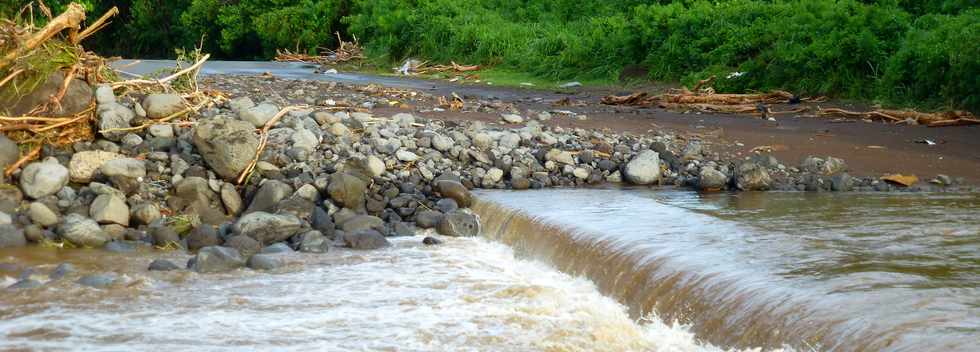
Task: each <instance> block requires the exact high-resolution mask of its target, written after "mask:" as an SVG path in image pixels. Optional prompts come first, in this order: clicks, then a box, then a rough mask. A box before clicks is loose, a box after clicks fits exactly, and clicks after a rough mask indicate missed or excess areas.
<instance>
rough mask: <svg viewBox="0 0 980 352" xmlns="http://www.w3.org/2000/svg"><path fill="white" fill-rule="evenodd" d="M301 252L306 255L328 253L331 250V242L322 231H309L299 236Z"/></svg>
mask: <svg viewBox="0 0 980 352" xmlns="http://www.w3.org/2000/svg"><path fill="white" fill-rule="evenodd" d="M298 247H299V251H300V252H306V253H326V252H327V251H329V250H330V240H329V239H327V237H326V236H324V235H323V233H321V232H320V231H309V232H307V233H304V234H302V235H299V246H298Z"/></svg>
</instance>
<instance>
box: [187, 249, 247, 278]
mask: <svg viewBox="0 0 980 352" xmlns="http://www.w3.org/2000/svg"><path fill="white" fill-rule="evenodd" d="M244 266H245V259H244V258H242V256H241V254H239V253H238V251H237V250H235V249H234V248H228V247H220V246H210V247H204V248H201V250H200V251H198V252H197V256H195V257H194V258H192V259H191V262H190V265H189V266H188V268H189V269H191V270H193V271H196V272H199V273H220V272H226V271H231V270H235V269H238V268H241V267H244Z"/></svg>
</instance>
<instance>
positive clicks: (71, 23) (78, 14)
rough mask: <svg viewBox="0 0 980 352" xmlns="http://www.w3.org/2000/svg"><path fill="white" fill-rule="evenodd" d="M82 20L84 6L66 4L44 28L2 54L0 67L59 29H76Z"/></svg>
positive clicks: (49, 37)
mask: <svg viewBox="0 0 980 352" xmlns="http://www.w3.org/2000/svg"><path fill="white" fill-rule="evenodd" d="M83 21H85V8H83V7H82V5H79V4H77V3H74V2H73V3H71V4H68V9H67V10H65V12H64V13H62V14H61V15H58V17H55V18H54V19H52V20H51V22H48V24H47V25H46V26H44V28H42V29H41V30H40V31H38V32H37V33H34V34H33V35H31V36H30V37H29V38H27V39H26V40H24V42H23V43H20V45H18V46H17V47H16V48H15V49H14V50H11V51H10V52H9V53H7V54H6V55H4V56H3V58H0V69H2V68H4V67H7V66H8V65H10V64H11V63H13V62H14V61H15V60H17V58H18V57H20V56H21V55H24V54H26V53H27V52H29V51H31V50H34V49H35V48H37V47H38V46H40V45H41V44H44V42H46V41H48V39H51V37H54V36H55V35H56V34H58V33H61V31H63V30H65V29H72V30H78V28H79V26H81V24H82V22H83ZM76 38H77V37H76ZM76 43H77V42H76Z"/></svg>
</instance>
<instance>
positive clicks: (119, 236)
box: [0, 87, 887, 272]
mask: <svg viewBox="0 0 980 352" xmlns="http://www.w3.org/2000/svg"><path fill="white" fill-rule="evenodd" d="M96 96H97V101H98V104H99V105H98V111H99V113H98V116H99V118H100V120H99V121H98V126H99V128H100V129H101V130H113V131H119V129H124V128H128V127H131V126H138V125H140V124H143V123H144V122H146V121H148V119H154V118H159V117H162V116H168V115H169V114H172V113H174V112H175V111H179V109H181V108H182V107H181V104H183V101H182V100H181V99H179V96H170V95H167V94H152V95H149V96H145V97H141V98H142V100H141V101H137V100H134V99H131V98H128V99H127V101H117V99H116V98H115V97H114V96H112V90H111V89H108V88H107V87H100V88H98V89H97V93H96ZM256 100H259V99H256ZM309 100H314V101H315V100H316V99H314V98H311V99H309ZM281 108H283V107H282V106H278V105H277V104H276V102H275V101H267V102H260V103H255V101H253V99H252V98H250V97H247V96H244V97H239V98H236V99H232V100H230V101H229V102H227V103H226V104H225V105H224V106H219V107H214V108H211V109H207V110H205V111H203V112H202V113H201V116H198V117H197V119H196V121H195V123H193V124H160V125H154V126H151V127H149V128H147V129H143V130H133V131H121V132H110V133H104V134H101V135H100V138H99V139H98V140H96V141H94V142H80V143H76V144H75V145H74V146H73V147H72V148H70V149H67V150H61V149H53V148H45V149H44V150H43V153H42V158H41V159H40V160H38V161H35V162H32V163H29V164H27V165H25V166H24V167H23V168H21V169H19V170H17V171H16V172H15V173H14V174H13V175H12V179H11V180H9V181H10V183H9V184H3V185H0V247H11V246H23V245H26V244H27V243H39V244H43V245H60V246H73V247H106V249H108V250H115V251H128V250H136V248H138V247H140V246H141V245H145V246H153V247H156V248H159V249H184V250H187V251H190V252H191V253H196V255H195V256H194V257H193V258H192V259H191V260H190V262H189V263H188V265H186V267H187V268H189V269H192V270H195V271H198V272H219V271H226V270H230V269H234V268H238V267H244V266H248V267H251V268H253V269H260V270H268V269H273V268H276V267H278V266H281V265H282V264H283V263H285V261H284V260H283V259H282V257H283V254H284V253H290V252H293V251H300V252H309V253H322V252H326V251H329V250H330V249H331V248H333V247H348V248H352V249H379V248H383V247H386V246H389V245H390V244H389V241H388V238H389V237H392V236H415V235H416V234H418V233H420V232H421V231H425V230H428V229H431V232H434V233H437V234H438V235H441V236H477V235H479V233H480V221H479V218H478V217H477V216H476V215H474V214H473V213H471V212H470V211H468V210H467V208H468V207H470V206H471V205H472V204H473V201H474V200H473V195H472V194H471V193H470V190H472V189H474V188H485V189H517V190H520V189H536V188H546V187H583V186H588V185H598V184H604V183H613V184H619V183H625V184H632V185H678V186H690V187H694V188H698V189H702V190H745V191H756V190H769V189H800V190H811V191H816V190H838V191H846V190H853V189H865V188H867V187H873V188H874V189H879V188H880V186H876V185H878V184H879V183H874V181H875V180H870V179H858V178H853V177H850V176H847V174H846V169H847V168H846V165H845V164H844V162H843V161H842V160H840V159H836V158H832V157H828V158H808V159H807V160H805V161H804V162H803V165H801V166H800V167H799V168H788V167H786V166H784V165H782V164H780V163H779V162H778V161H776V160H775V159H774V158H772V157H771V156H768V155H757V156H754V157H752V158H749V159H747V160H737V161H732V160H729V161H723V160H720V158H719V157H718V155H717V154H711V153H709V152H708V151H707V150H706V148H705V146H704V145H703V144H702V143H701V142H699V141H691V142H685V143H681V142H678V139H677V138H676V137H675V136H673V135H671V134H669V133H665V132H657V133H651V134H649V135H643V136H636V135H631V134H629V133H622V134H615V133H607V132H601V131H596V130H584V129H562V128H560V127H554V128H552V127H547V126H545V125H543V124H542V123H541V122H540V121H539V120H538V119H534V118H523V117H522V116H518V115H514V116H511V114H510V113H509V112H508V113H507V114H502V115H501V120H502V121H504V122H506V123H507V124H511V125H513V124H518V126H519V127H518V128H510V127H503V126H504V125H488V124H485V123H483V122H479V121H438V120H427V119H422V118H420V117H418V116H415V115H413V114H410V113H398V114H394V115H392V116H376V115H373V114H371V113H365V112H347V111H340V112H336V111H332V110H329V109H317V108H316V107H313V108H309V109H296V110H292V111H290V112H289V113H288V114H287V115H286V116H284V117H283V118H282V119H280V120H279V121H278V123H277V124H276V125H275V126H273V128H271V129H270V130H269V131H268V136H267V138H268V144H267V146H266V148H265V149H264V150H263V151H262V152H261V155H259V158H258V161H257V162H256V163H255V168H254V171H253V172H252V173H251V174H250V175H248V177H247V178H246V180H247V181H246V182H244V184H241V185H239V184H238V179H239V177H240V176H241V175H242V173H243V172H244V170H246V168H247V167H248V166H249V165H250V164H251V163H252V161H253V158H254V157H255V155H256V153H257V151H258V149H259V135H258V133H259V129H260V128H261V127H263V126H265V125H266V124H267V123H268V122H269V121H270V120H271V119H272V118H273V117H274V116H275V115H276V114H277V113H278V112H279V111H280V109H281ZM16 148H17V146H16V144H13V143H12V142H11V141H9V140H7V139H6V138H5V137H2V136H0V165H2V166H6V165H9V164H11V163H13V162H14V161H15V160H16V159H17V150H16ZM885 187H887V185H886V186H885ZM432 235H433V236H431V237H427V238H425V239H424V240H423V243H426V244H437V243H440V242H441V241H440V240H439V238H438V237H437V236H435V234H432ZM180 267H184V266H183V265H176V264H174V263H171V262H169V261H166V260H157V261H154V262H153V263H152V264H151V265H150V269H151V270H174V269H178V268H180Z"/></svg>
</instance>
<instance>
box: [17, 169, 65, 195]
mask: <svg viewBox="0 0 980 352" xmlns="http://www.w3.org/2000/svg"><path fill="white" fill-rule="evenodd" d="M66 185H68V168H66V167H64V166H61V164H58V161H57V160H55V159H48V160H45V161H43V162H34V163H30V164H28V165H27V167H25V168H24V170H23V171H21V174H20V189H21V190H23V191H24V194H25V195H27V196H28V197H31V198H34V199H38V198H41V197H46V196H50V195H52V194H55V193H58V191H60V190H61V188H63V187H65V186H66Z"/></svg>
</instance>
